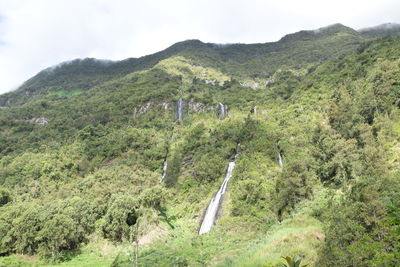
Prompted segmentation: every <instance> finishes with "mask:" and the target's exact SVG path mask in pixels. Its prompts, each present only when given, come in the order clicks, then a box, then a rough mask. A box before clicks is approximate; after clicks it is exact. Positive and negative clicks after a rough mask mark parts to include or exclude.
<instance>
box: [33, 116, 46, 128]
mask: <svg viewBox="0 0 400 267" xmlns="http://www.w3.org/2000/svg"><path fill="white" fill-rule="evenodd" d="M29 122H30V123H33V124H36V125H39V126H46V125H47V124H49V119H47V118H45V117H39V118H32V119H30V120H29Z"/></svg>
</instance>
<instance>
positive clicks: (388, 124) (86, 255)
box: [0, 24, 400, 266]
mask: <svg viewBox="0 0 400 267" xmlns="http://www.w3.org/2000/svg"><path fill="white" fill-rule="evenodd" d="M399 99H400V37H386V38H383V39H371V38H370V37H367V36H365V35H362V34H360V33H358V32H356V31H354V30H352V29H350V28H348V27H345V26H343V25H340V24H336V25H333V26H329V27H326V28H321V29H319V30H316V31H301V32H298V33H294V34H290V35H287V36H285V37H284V38H282V39H281V40H280V41H279V42H276V43H266V44H253V45H244V44H232V45H227V46H220V45H215V44H206V43H202V42H200V41H196V40H191V41H185V42H181V43H177V44H175V45H173V46H171V47H170V48H168V49H166V50H164V51H161V52H159V53H156V54H154V55H149V56H146V57H143V58H139V59H128V60H125V61H121V62H102V61H97V60H94V59H84V60H75V61H72V62H69V63H64V64H61V65H60V66H56V67H54V68H52V69H47V70H44V71H42V72H40V73H39V74H38V75H36V76H35V77H33V78H31V79H30V80H28V81H27V82H25V83H24V85H23V86H21V87H20V88H19V89H17V90H16V91H14V92H11V93H8V94H4V95H2V96H0V103H1V104H2V107H1V108H0V266H132V265H133V264H134V261H135V257H136V252H135V251H136V247H138V250H139V254H138V255H137V256H138V257H137V260H138V263H139V266H211V265H216V266H281V263H282V262H283V259H282V257H286V256H290V257H295V256H299V257H301V258H302V263H303V264H308V266H396V264H397V263H398V262H399V261H400V242H399V234H400V226H399V224H400V223H399V221H400V206H399V204H400V165H399V162H400V143H399V141H400V140H399V134H400V119H399ZM179 103H181V104H182V106H181V110H182V116H183V119H182V120H179V119H177V117H178V116H177V114H176V113H177V111H178V110H179V109H180V108H179V107H178V106H177V105H178V104H179ZM221 105H226V107H227V114H222V113H221V110H220V108H221ZM221 114H222V115H221ZM224 115H225V116H224ZM235 154H238V157H237V159H236V157H235ZM279 158H281V159H282V162H281V163H282V165H280V162H279ZM165 162H167V169H166V173H165V177H164V179H163V180H162V182H160V179H161V178H162V174H163V166H165ZM229 162H235V163H236V165H234V169H233V176H232V178H231V180H230V181H229V184H228V186H227V191H226V193H225V194H224V195H223V197H222V199H223V201H222V204H221V205H220V209H219V211H218V220H217V221H216V224H215V225H214V227H213V228H212V229H211V231H210V232H209V233H206V234H203V235H198V231H199V229H200V225H201V223H202V219H203V217H204V214H205V213H206V210H207V206H208V205H209V203H210V200H211V199H212V198H213V197H214V195H215V194H216V192H217V191H218V190H219V188H220V187H221V184H222V182H223V181H224V178H225V175H226V171H227V168H228V163H229ZM137 244H138V245H137ZM279 264H280V265H279Z"/></svg>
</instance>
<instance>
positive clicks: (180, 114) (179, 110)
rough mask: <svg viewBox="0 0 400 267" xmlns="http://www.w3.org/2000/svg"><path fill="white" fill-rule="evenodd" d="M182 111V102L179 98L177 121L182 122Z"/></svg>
mask: <svg viewBox="0 0 400 267" xmlns="http://www.w3.org/2000/svg"><path fill="white" fill-rule="evenodd" d="M182 110H183V100H182V98H179V100H178V108H177V111H178V116H177V119H178V121H181V120H183V114H182Z"/></svg>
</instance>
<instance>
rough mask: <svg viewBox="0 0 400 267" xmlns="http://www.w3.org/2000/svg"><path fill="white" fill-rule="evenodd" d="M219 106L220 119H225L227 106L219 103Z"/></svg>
mask: <svg viewBox="0 0 400 267" xmlns="http://www.w3.org/2000/svg"><path fill="white" fill-rule="evenodd" d="M218 105H219V117H220V118H224V117H225V113H226V110H225V105H224V104H222V103H218Z"/></svg>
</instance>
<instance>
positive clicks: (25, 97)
mask: <svg viewBox="0 0 400 267" xmlns="http://www.w3.org/2000/svg"><path fill="white" fill-rule="evenodd" d="M364 40H365V37H363V36H362V35H360V34H359V33H358V32H356V31H354V30H352V29H350V28H348V27H345V26H343V25H341V24H335V25H332V26H328V27H325V28H321V29H318V30H315V31H301V32H299V33H294V34H290V35H288V36H286V37H283V38H282V39H281V40H280V41H278V42H275V43H264V44H228V45H219V44H211V43H203V42H201V41H198V40H188V41H184V42H180V43H176V44H174V45H172V46H171V47H169V48H167V49H165V50H163V51H161V52H158V53H155V54H153V55H148V56H144V57H141V58H137V59H134V58H132V59H126V60H123V61H119V62H112V61H100V60H95V59H84V60H73V61H71V62H65V63H62V64H60V65H58V66H55V67H51V68H48V69H46V70H44V71H42V72H40V73H39V74H37V75H36V76H35V77H33V78H31V79H29V80H28V81H26V82H25V83H24V84H23V85H22V86H21V87H20V88H19V89H18V90H17V91H15V92H11V93H8V94H5V95H2V96H0V105H2V106H6V105H15V104H23V103H25V102H26V101H32V100H34V99H43V98H44V97H49V98H53V99H54V98H57V97H58V98H66V97H68V96H70V95H74V94H79V93H82V92H83V91H86V90H88V89H89V88H92V87H94V86H97V85H100V84H102V83H104V82H107V81H110V80H112V79H116V78H120V77H122V76H124V75H126V74H128V73H131V72H135V71H140V70H144V69H148V68H150V67H152V66H154V65H155V64H157V63H158V62H159V61H161V60H164V59H166V58H168V57H171V56H184V57H185V58H188V59H191V60H192V61H193V64H197V65H201V66H204V67H211V68H215V69H218V70H220V71H222V72H224V73H226V74H227V75H230V76H233V77H234V78H236V79H240V80H249V79H250V80H254V79H261V80H265V79H268V78H269V77H270V76H272V75H273V74H274V73H275V71H276V70H278V69H280V68H294V69H298V70H299V69H302V68H307V67H310V66H311V65H312V64H315V63H318V62H321V61H324V60H329V59H333V58H335V57H337V56H340V55H346V54H349V53H351V52H353V51H354V50H355V48H356V47H357V46H358V45H359V44H360V43H361V42H363V41H364Z"/></svg>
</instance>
